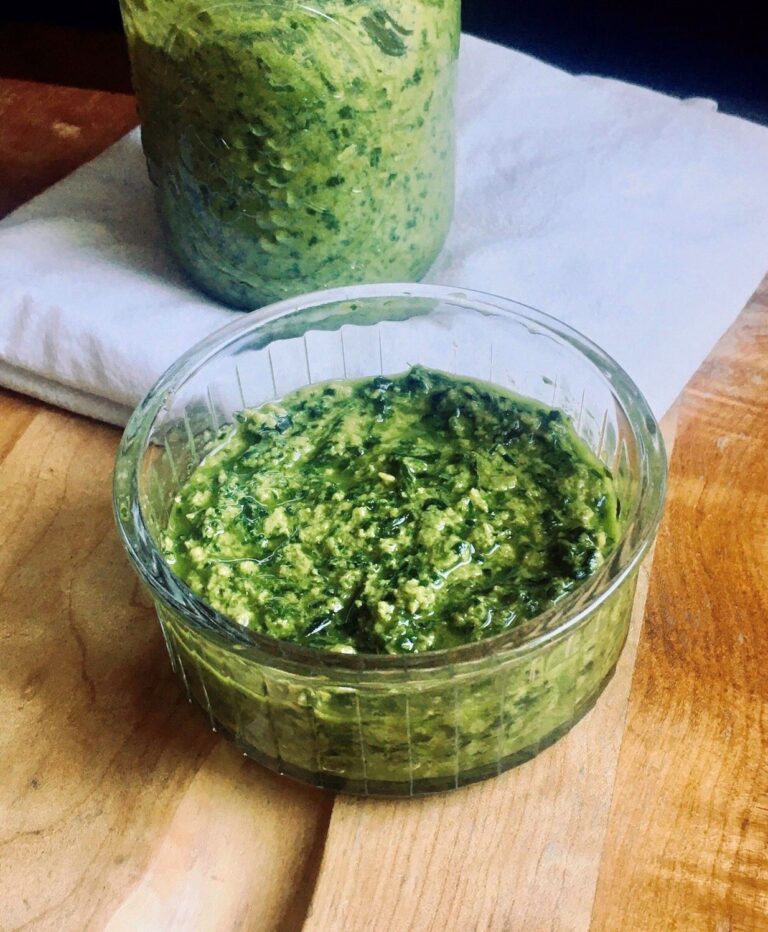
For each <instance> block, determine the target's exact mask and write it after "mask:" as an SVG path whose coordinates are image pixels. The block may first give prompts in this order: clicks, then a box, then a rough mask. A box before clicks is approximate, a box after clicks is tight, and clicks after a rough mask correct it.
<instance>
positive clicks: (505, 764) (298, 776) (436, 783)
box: [195, 664, 616, 799]
mask: <svg viewBox="0 0 768 932" xmlns="http://www.w3.org/2000/svg"><path fill="white" fill-rule="evenodd" d="M615 671H616V664H614V665H613V666H612V667H611V669H610V670H609V671H608V673H607V674H606V675H605V677H604V678H603V679H602V681H601V682H600V683H599V684H598V686H597V687H596V688H595V689H594V690H593V691H592V692H591V693H589V694H588V695H587V696H585V697H584V698H583V699H582V700H581V702H580V703H579V704H578V705H577V706H576V708H575V709H574V711H573V714H572V715H571V716H570V718H568V719H567V720H566V721H565V722H562V723H561V724H560V725H558V726H557V727H556V728H553V729H552V731H550V732H549V733H548V734H547V735H545V736H544V737H543V738H540V739H539V740H538V741H536V742H534V743H533V744H530V745H528V746H527V747H524V748H520V749H519V750H517V751H515V752H514V753H513V754H509V755H508V756H507V757H504V758H502V759H501V760H500V761H497V762H493V763H489V764H484V765H482V766H480V767H475V768H473V769H470V770H465V771H462V772H461V773H459V774H457V775H456V776H449V777H445V776H440V777H422V778H420V779H416V780H412V781H410V780H360V779H356V778H348V777H345V776H343V775H342V774H334V773H328V772H315V773H313V772H311V771H308V770H304V769H303V768H302V767H295V766H293V765H292V764H290V763H289V762H288V761H284V760H280V759H278V758H275V757H270V756H269V755H267V754H264V753H262V752H261V751H259V750H257V749H256V748H254V747H252V746H250V745H249V744H247V743H246V742H244V741H242V740H241V739H240V738H239V737H238V736H237V735H235V734H234V733H233V732H232V731H230V729H228V728H226V727H225V726H223V725H222V724H221V723H220V722H219V721H218V720H216V719H215V718H214V719H213V725H214V727H215V731H216V732H218V733H219V734H222V735H224V737H226V738H228V739H229V740H230V741H232V742H233V743H234V744H235V745H236V746H237V747H238V748H239V749H240V750H241V751H242V752H243V754H244V755H245V756H246V757H248V758H250V759H251V760H253V761H255V762H256V763H258V764H261V765H262V766H263V767H266V768H267V769H268V770H272V771H274V772H275V773H279V774H281V775H282V776H285V777H290V778H291V779H293V780H296V781H298V782H299V783H305V784H309V785H310V786H314V787H317V788H319V789H323V790H330V791H332V792H335V793H345V794H348V795H350V796H371V797H375V798H404V799H409V798H415V797H420V796H431V795H432V794H434V793H445V792H447V791H448V790H454V789H458V788H459V787H461V786H468V785H469V784H471V783H479V782H480V781H481V780H488V779H490V778H491V777H496V776H498V775H499V774H501V773H504V771H506V770H511V769H512V768H513V767H519V766H520V764H524V763H526V762H527V761H529V760H531V759H532V758H534V757H536V755H537V754H540V753H541V752H542V751H544V750H545V749H546V748H548V747H550V745H552V744H554V743H555V742H556V741H557V740H558V739H559V738H562V737H563V736H564V735H566V734H567V733H568V732H569V731H570V730H571V729H572V728H573V726H574V725H576V724H577V723H578V722H579V721H580V720H581V719H582V718H584V716H585V715H586V714H587V712H589V711H590V710H591V709H592V707H593V706H594V705H595V703H596V702H597V700H598V699H599V697H600V695H601V693H602V692H603V690H604V689H605V687H606V686H607V685H608V683H609V681H610V680H611V678H612V677H613V674H614V673H615ZM195 704H196V703H195ZM206 719H207V720H208V721H210V720H211V719H210V716H208V715H206Z"/></svg>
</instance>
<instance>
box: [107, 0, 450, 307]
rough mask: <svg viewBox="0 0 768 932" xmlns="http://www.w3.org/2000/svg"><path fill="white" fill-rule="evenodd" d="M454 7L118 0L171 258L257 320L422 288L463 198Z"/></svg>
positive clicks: (430, 0)
mask: <svg viewBox="0 0 768 932" xmlns="http://www.w3.org/2000/svg"><path fill="white" fill-rule="evenodd" d="M459 3H460V0H388V2H386V3H384V2H381V3H379V2H375V0H315V2H313V3H311V4H309V3H301V2H296V0H121V5H122V14H123V21H124V24H125V30H126V33H127V36H128V42H129V48H130V54H131V63H132V71H133V82H134V86H135V89H136V94H137V97H138V105H139V113H140V117H141V123H142V128H141V132H142V143H143V147H144V152H145V154H146V158H147V165H148V168H149V175H150V178H151V179H152V182H153V185H154V190H155V195H156V201H157V205H158V209H159V215H160V219H161V222H162V225H163V227H164V230H165V233H166V237H167V240H168V243H169V244H170V247H171V249H172V251H173V253H174V254H175V255H176V257H177V258H178V260H179V262H180V263H181V265H182V266H183V268H184V269H185V270H186V272H187V273H188V275H189V276H190V278H191V279H192V280H193V281H194V282H195V283H196V284H197V285H198V286H199V287H200V288H202V289H203V290H204V291H206V292H208V293H209V294H210V295H212V296H213V297H215V298H217V299H219V300H221V301H223V302H225V303H227V304H230V305H232V306H235V307H240V308H253V307H257V306H259V305H262V304H265V303H269V302H271V301H275V300H278V299H282V298H286V297H290V296H293V295H296V294H299V293H301V292H305V291H310V290H313V289H316V288H321V287H324V286H329V285H334V284H350V283H355V282H364V281H368V282H372V281H411V280H414V279H419V278H420V277H421V276H422V275H423V274H424V273H425V272H426V270H427V269H428V268H429V266H430V264H431V263H432V262H433V260H434V259H435V257H436V255H437V253H438V252H439V250H440V248H441V246H442V243H443V240H444V239H445V235H446V233H447V230H448V226H449V223H450V220H451V213H452V206H453V189H454V118H453V95H454V85H455V70H456V61H457V54H458V44H459V31H460V29H459Z"/></svg>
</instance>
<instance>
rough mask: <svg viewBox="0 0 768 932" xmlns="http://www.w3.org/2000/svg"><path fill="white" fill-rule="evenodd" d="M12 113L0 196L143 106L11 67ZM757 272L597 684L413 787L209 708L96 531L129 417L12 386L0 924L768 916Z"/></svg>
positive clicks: (762, 326)
mask: <svg viewBox="0 0 768 932" xmlns="http://www.w3.org/2000/svg"><path fill="white" fill-rule="evenodd" d="M4 107H5V110H4V109H3V108H4ZM9 108H10V112H11V115H12V119H11V121H10V124H9V125H11V126H12V127H13V133H14V134H15V136H14V137H13V138H14V140H15V143H14V144H11V143H10V142H9V141H8V137H5V136H3V137H0V138H2V142H0V203H2V204H3V205H5V207H6V209H7V207H8V206H9V205H12V204H15V203H19V202H20V201H21V200H22V199H23V198H24V197H26V196H29V195H30V194H31V193H34V192H36V191H38V190H40V189H41V188H42V187H44V186H45V185H46V184H49V183H51V182H52V181H53V180H55V178H56V177H58V176H60V175H61V174H63V173H65V172H66V171H68V170H69V169H70V168H71V167H73V165H74V164H77V163H78V162H79V161H82V160H84V159H85V158H89V157H91V156H92V155H93V154H95V153H96V152H98V151H99V150H100V149H101V148H104V147H105V146H106V145H108V144H109V143H110V142H111V141H113V140H114V139H115V138H117V136H119V135H120V134H121V133H122V132H124V131H125V130H126V129H127V128H128V127H129V126H130V125H131V123H132V121H133V120H134V119H135V118H134V116H133V109H132V108H133V103H132V101H131V100H130V98H127V97H121V96H120V95H114V94H99V93H98V92H92V91H80V90H75V89H71V88H70V89H63V88H56V87H48V86H46V85H43V84H34V83H23V82H19V81H2V80H0V117H3V119H5V115H4V114H7V113H8V112H9ZM57 121H60V122H62V123H65V124H68V125H70V126H78V127H80V132H79V134H69V135H67V134H64V137H62V136H61V134H60V133H57V132H56V131H53V130H52V126H53V123H54V122H57ZM25 152H26V155H25ZM766 253H767V260H768V246H767V248H766ZM767 296H768V285H766V286H764V287H763V289H762V291H761V292H759V293H758V295H757V296H756V298H755V300H754V301H753V303H752V304H751V305H750V307H749V308H748V309H747V310H746V311H745V312H744V313H743V314H742V315H741V317H740V318H739V320H738V321H737V322H736V324H735V325H734V327H733V328H732V329H731V331H730V332H729V334H728V335H727V336H726V337H724V339H723V340H722V341H721V342H720V344H719V345H718V347H716V348H715V350H714V352H713V354H712V355H711V356H710V358H709V360H708V362H707V364H706V365H705V366H704V368H703V369H702V370H701V371H700V373H699V374H698V375H697V376H696V378H695V379H694V381H693V382H692V384H691V386H690V387H689V388H688V389H687V390H686V391H685V393H684V395H683V397H682V399H681V401H680V403H679V405H678V407H677V408H676V412H675V414H676V416H677V431H676V438H677V439H676V443H675V448H674V453H673V456H672V461H671V473H670V499H669V507H668V510H667V514H666V517H665V519H664V522H663V525H662V530H661V534H660V538H659V543H658V546H657V551H656V557H655V561H654V565H653V571H652V573H651V574H650V582H649V581H648V576H649V573H648V567H647V566H646V570H645V573H644V576H643V580H642V584H641V590H643V591H644V590H645V589H646V588H647V589H648V593H649V594H648V602H647V609H646V610H645V612H643V606H642V601H643V600H642V592H641V594H640V595H641V597H640V598H639V600H638V603H637V605H636V610H635V615H634V619H633V625H632V632H631V636H630V641H629V643H628V646H627V649H626V650H625V652H624V654H623V656H622V660H621V663H620V667H619V670H618V673H617V675H616V677H615V678H614V680H613V682H612V683H611V684H610V686H609V688H608V690H607V691H606V693H605V695H604V696H603V698H602V699H601V701H600V702H599V703H598V705H597V706H596V708H595V709H594V710H593V711H592V712H591V713H590V714H589V715H588V716H587V717H586V718H585V719H584V720H583V721H582V722H581V723H580V724H579V725H578V726H577V727H576V728H575V729H574V730H573V731H572V732H571V733H570V735H568V736H567V737H566V738H565V739H563V740H562V741H560V742H559V743H557V744H556V745H554V746H553V747H552V748H550V749H549V750H548V751H546V752H545V753H544V754H542V755H541V756H540V757H538V758H537V759H535V760H534V761H532V762H530V763H529V764H526V765H524V766H523V767H520V768H518V769H517V770H514V771H512V772H510V773H508V774H505V775H503V776H502V777H500V778H497V779H495V780H492V781H489V782H486V783H484V784H480V785H477V786H474V787H469V788H466V789H464V790H460V791H458V792H455V793H451V794H446V795H443V796H439V797H433V798H431V799H426V800H416V801H410V802H409V801H402V802H401V801H387V802H385V801H370V800H369V801H364V800H354V799H349V798H342V797H338V798H337V799H335V800H334V798H333V797H332V796H330V795H327V794H323V793H320V792H315V791H313V790H310V789H306V788H302V787H300V786H299V785H297V784H295V783H292V782H290V781H287V780H283V779H280V778H278V777H276V776H273V775H271V774H269V773H267V772H266V771H264V770H262V769H261V768H260V767H258V766H256V765H254V764H252V763H250V762H248V761H245V760H244V759H243V758H242V757H241V756H240V755H239V754H238V753H237V752H236V751H235V750H234V749H233V748H231V747H230V746H229V745H228V744H227V743H226V742H224V741H222V740H220V739H219V738H218V736H216V735H213V734H211V733H210V732H209V731H208V730H206V727H205V726H204V724H203V722H202V719H201V717H199V716H198V715H197V714H196V713H194V712H193V710H192V709H191V708H190V707H189V706H188V705H187V703H186V701H183V700H182V697H181V692H180V690H179V688H178V686H177V684H176V682H175V681H174V679H173V677H172V675H171V673H170V670H169V668H168V664H167V660H166V658H165V656H164V649H163V646H162V641H161V637H160V634H159V630H158V628H157V625H156V622H155V620H154V617H153V613H152V609H151V606H150V604H149V602H148V600H147V598H146V596H145V595H144V594H143V592H142V590H141V588H140V587H139V585H138V583H137V581H136V579H135V577H134V576H133V574H132V572H131V570H130V567H129V565H128V562H127V559H126V558H125V557H124V555H123V553H122V550H121V546H120V544H119V542H118V540H117V536H116V533H115V531H114V528H113V522H112V516H111V505H110V474H111V468H112V461H113V457H114V452H115V449H116V446H117V442H118V439H119V435H118V432H117V431H115V430H113V429H111V428H109V427H105V426H104V425H100V424H96V423H94V422H91V421H88V420H87V419H85V418H81V417H77V416H75V415H71V414H67V413H64V412H61V411H57V410H55V409H52V408H50V407H48V406H46V405H43V404H40V403H38V402H35V401H32V400H30V399H26V398H22V397H20V396H17V395H13V394H12V393H9V392H4V393H3V392H0V708H2V709H3V710H5V715H4V716H3V724H2V727H0V929H3V930H6V929H8V930H11V929H21V928H26V929H51V930H53V929H56V930H62V929H63V930H69V929H72V930H81V929H119V930H122V929H126V930H128V929H139V930H151V932H154V930H164V929H181V930H187V929H189V930H198V929H204V930H208V929H210V930H217V932H218V930H230V929H231V930H239V929H255V930H262V929H263V930H272V929H277V930H292V929H300V928H302V927H304V928H306V929H307V930H313V932H318V930H319V932H326V930H334V932H335V930H344V932H347V930H349V932H357V930H368V929H370V930H394V932H399V930H401V929H402V930H410V929H416V930H419V929H424V930H427V929H434V930H443V929H448V930H453V929H456V930H465V929H467V930H472V929H489V930H497V929H498V930H525V932H528V930H533V932H538V930H587V929H589V928H593V929H599V930H610V932H613V930H635V929H637V930H646V929H647V930H666V929H686V930H687V929H693V930H698V929H702V930H715V932H726V930H742V929H744V930H751V929H755V930H763V929H768V859H767V856H766V849H767V848H768V765H767V764H766V756H765V752H766V743H767V742H766V727H768V714H767V711H766V709H767V707H766V693H768V687H767V686H766V675H765V670H766V666H767V661H768V644H767V639H766V635H765V633H764V627H765V624H766V615H767V614H768V596H766V589H765V579H766V576H767V574H768V531H767V530H766V528H767V527H768V456H767V455H766V453H767V452H768V400H767V399H766V391H765V389H766V386H768V297H767ZM666 429H667V433H668V435H670V436H671V435H672V434H673V433H674V432H675V422H674V420H673V419H672V418H669V419H668V420H667V422H666Z"/></svg>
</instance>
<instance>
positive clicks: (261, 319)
mask: <svg viewBox="0 0 768 932" xmlns="http://www.w3.org/2000/svg"><path fill="white" fill-rule="evenodd" d="M387 298H389V299H408V298H415V299H432V300H439V301H443V302H446V303H449V304H452V305H454V306H457V307H463V308H465V309H467V310H472V311H477V312H479V313H481V314H482V313H485V314H488V315H493V316H500V315H501V316H502V317H506V318H513V319H516V320H517V321H518V323H521V324H523V325H524V326H526V327H527V328H528V329H529V330H530V331H531V332H539V333H545V334H549V335H552V336H554V337H555V338H557V339H559V340H560V341H565V342H566V343H567V344H569V345H570V346H571V347H572V348H573V349H574V350H576V351H577V352H578V353H579V354H580V355H581V356H582V357H583V358H584V359H586V361H587V362H588V363H590V364H591V366H592V368H593V369H594V370H595V371H596V372H598V373H599V374H600V375H601V376H602V377H603V380H604V381H605V382H606V383H607V385H608V387H609V389H610V391H611V393H612V395H613V397H614V400H615V401H616V402H617V403H618V404H619V406H620V408H621V410H622V412H623V414H624V416H625V417H626V420H627V423H628V424H629V427H630V429H631V431H632V434H633V438H634V440H635V442H636V444H637V448H638V462H639V466H640V475H639V477H638V478H639V480H640V482H639V488H640V493H639V495H637V496H635V501H634V503H633V507H632V509H631V512H630V514H629V515H628V517H627V519H626V523H625V527H624V531H623V533H622V536H621V538H620V539H619V541H617V543H616V545H615V547H614V548H613V550H612V551H611V553H610V554H609V557H608V559H607V560H606V561H605V563H603V565H602V566H601V567H600V568H599V569H598V570H597V572H595V573H594V574H593V575H592V576H591V577H589V579H587V580H585V581H584V583H583V584H581V585H579V586H577V587H576V588H575V589H574V591H573V592H571V593H569V594H568V595H567V596H565V597H564V598H562V599H561V600H559V601H558V602H557V603H556V604H555V605H552V606H550V607H549V608H548V609H546V610H545V611H544V612H541V613H539V614H537V615H535V616H534V617H533V618H530V619H526V620H525V621H523V622H522V623H521V624H519V625H516V626H514V627H512V628H510V629H508V630H506V631H503V632H501V633H499V634H496V635H493V636H491V637H488V638H484V639H482V640H480V641H473V642H469V643H466V644H460V645H458V646H456V647H451V648H445V649H442V650H435V651H424V652H419V653H414V654H370V653H368V654H366V653H356V654H344V653H337V652H333V651H330V650H327V649H323V648H319V647H311V646H305V645H299V644H293V643H291V642H289V641H282V640H279V639H277V638H274V637H272V636H270V635H266V634H261V633H259V632H255V631H251V630H249V629H246V628H243V627H241V626H240V625H238V624H237V623H236V622H235V621H234V620H233V619H231V618H229V617H228V616H226V615H224V614H222V613H221V612H218V611H217V610H216V609H214V608H213V607H212V606H210V605H208V604H207V603H206V602H205V601H204V600H203V599H201V598H200V597H199V596H197V595H196V594H195V593H194V592H193V591H192V590H191V589H190V588H189V586H188V585H187V584H186V583H185V582H184V581H183V580H182V579H180V578H179V577H178V576H176V575H175V573H173V571H172V570H171V568H170V566H169V564H168V563H167V562H166V560H165V557H164V556H163V554H162V553H161V551H160V550H159V548H158V547H157V545H156V544H155V542H154V540H153V537H152V534H151V532H150V530H149V528H148V526H147V524H146V522H145V520H144V516H143V513H142V509H141V506H140V502H139V469H140V465H141V462H142V456H143V453H144V450H145V449H146V446H147V444H148V442H149V437H150V433H151V430H152V427H153V425H154V423H155V421H156V419H157V417H158V415H159V414H160V412H161V411H162V410H163V408H164V407H166V406H167V405H168V403H169V400H170V399H172V398H173V397H174V395H175V394H176V392H178V390H179V389H180V388H181V387H182V386H183V385H184V384H185V383H186V382H187V381H188V380H189V379H190V378H191V377H192V376H193V375H195V374H196V373H198V372H199V371H200V370H201V369H202V368H203V367H204V366H205V365H206V364H207V363H209V362H210V361H211V360H213V359H214V358H215V357H217V356H218V355H219V354H221V353H223V352H225V351H226V350H227V349H228V348H229V347H230V346H231V345H232V344H233V343H235V342H237V341H239V340H240V339H242V338H243V337H244V336H246V335H248V334H250V333H255V332H257V331H258V330H260V329H262V328H264V327H266V326H267V325H268V324H270V323H273V322H275V321H278V320H281V319H283V318H286V317H291V316H296V317H299V316H300V315H302V314H303V313H306V312H308V311H310V310H311V309H312V308H320V307H322V306H324V305H333V304H337V303H339V302H349V301H358V300H359V301H361V302H362V301H368V300H371V299H387ZM532 328H535V331H534V330H532ZM269 342H271V341H269ZM265 345H268V344H265ZM666 474H667V461H666V452H665V447H664V441H663V438H662V436H661V432H660V429H659V426H658V423H657V421H656V418H655V417H654V415H653V413H652V411H651V409H650V407H649V405H648V402H647V401H646V399H645V398H644V396H643V394H642V393H641V392H640V390H639V388H638V387H637V386H636V385H635V383H634V381H633V380H632V379H631V378H630V376H629V375H628V374H627V373H626V371H625V370H624V369H623V368H622V367H621V366H620V365H619V364H618V363H617V362H616V361H615V360H614V359H613V358H612V357H611V356H609V355H608V354H607V353H606V352H605V351H604V350H603V349H601V348H600V347H599V346H598V345H597V344H595V343H594V342H592V341H591V340H590V339H589V338H588V337H586V336H584V335H583V334H581V333H580V332H579V331H578V330H576V329H575V328H573V327H571V326H570V325H568V324H565V323H564V322H562V321H560V320H558V319H557V318H555V317H552V316H551V315H549V314H546V313H544V312H543V311H540V310H538V309H536V308H534V307H531V306H530V305H526V304H523V303H521V302H519V301H514V300H512V299H510V298H502V297H499V296H496V295H493V294H488V293H485V292H480V291H474V290H470V289H465V288H458V287H451V286H445V285H422V284H411V283H405V284H369V285H354V286H349V287H341V288H332V289H325V290H322V291H315V292H310V293H306V294H302V295H299V296H297V297H294V298H289V299H287V300H284V301H280V302H278V303H276V304H271V305H269V306H267V307H264V308H261V309H259V310H256V311H253V312H251V313H250V314H247V315H244V316H238V318H237V319H236V320H234V321H232V322H231V323H228V324H225V325H224V326H223V327H221V328H219V329H218V330H216V331H214V333H212V334H211V335H210V336H208V337H206V338H205V339H203V340H201V341H200V342H199V343H197V344H195V345H194V346H192V347H191V348H190V349H189V350H187V351H186V352H185V353H184V354H182V355H181V356H180V357H179V358H178V359H177V360H176V361H175V362H174V363H173V364H172V365H171V366H170V367H169V368H168V369H167V370H166V371H165V372H164V373H163V374H162V375H161V376H160V378H159V379H158V380H157V381H156V382H155V384H154V386H153V387H152V388H151V389H150V390H149V392H147V394H146V395H145V396H144V398H143V399H142V401H141V402H139V404H138V405H137V406H136V408H135V410H134V411H133V414H132V415H131V417H130V419H129V421H128V424H127V426H126V428H125V431H124V433H123V437H122V440H121V442H120V446H119V449H118V453H117V458H116V464H115V471H114V478H113V507H114V513H115V520H116V523H117V527H118V531H119V534H120V537H121V539H122V542H123V544H124V546H125V548H126V550H127V552H128V555H129V558H130V560H131V562H132V563H133V565H134V567H135V569H136V570H137V572H138V573H139V576H140V577H141V579H142V580H143V581H144V583H145V584H146V585H147V586H148V587H149V589H150V590H151V592H152V593H153V595H154V596H155V597H156V598H158V599H159V600H160V601H161V602H163V603H164V604H165V605H166V606H167V607H169V608H171V609H173V610H174V611H176V612H178V613H180V614H181V615H182V616H183V618H184V619H185V620H186V621H187V622H188V623H190V624H191V625H192V626H193V627H197V628H199V629H201V630H202V631H204V632H206V633H208V634H213V635H218V637H219V638H221V639H223V640H224V641H225V642H229V643H230V644H231V645H232V646H233V647H236V648H237V649H239V650H248V649H249V648H250V649H253V650H256V651H258V652H259V654H260V656H261V658H262V659H263V660H264V661H266V662H273V663H275V664H276V665H281V664H285V663H287V664H296V665H299V666H302V667H306V666H312V667H313V668H318V669H322V670H323V671H327V672H331V671H333V670H342V669H343V670H365V671H374V670H380V671H385V670H393V669H403V668H406V669H425V668H435V667H439V668H442V667H445V666H446V665H451V666H452V667H456V666H459V665H462V664H465V663H468V662H471V661H474V660H479V659H482V658H486V657H488V656H489V655H493V654H500V653H503V654H504V656H505V657H506V656H509V655H510V654H525V653H528V652H530V651H532V650H535V649H537V648H539V647H541V646H543V645H544V644H546V643H549V642H551V641H553V640H556V639H559V638H561V637H564V636H565V635H566V634H568V633H569V632H571V631H573V630H574V629H575V628H578V627H580V626H581V625H583V624H585V623H586V622H587V621H588V620H589V618H590V617H591V616H592V615H593V614H594V612H595V611H596V610H597V609H598V608H599V607H600V606H601V605H602V604H603V603H604V602H605V601H606V600H607V599H609V598H610V596H611V595H613V594H614V593H615V592H616V591H617V590H618V589H620V587H621V585H622V583H623V582H624V581H625V580H626V579H627V577H628V576H630V574H631V573H632V572H633V570H634V569H635V568H636V567H637V565H638V564H639V562H640V560H641V559H642V558H643V556H644V555H645V553H646V552H647V551H648V549H649V548H650V546H651V544H652V543H653V540H654V537H655V533H656V529H657V527H658V524H659V521H660V520H661V515H662V511H663V507H664V499H665V494H666ZM627 545H629V546H627Z"/></svg>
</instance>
